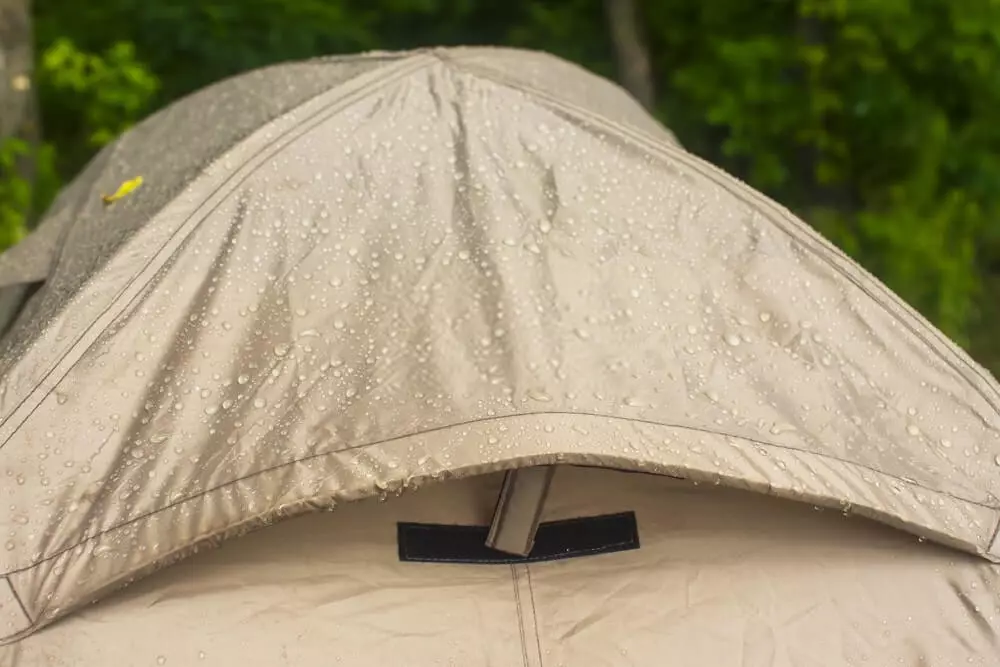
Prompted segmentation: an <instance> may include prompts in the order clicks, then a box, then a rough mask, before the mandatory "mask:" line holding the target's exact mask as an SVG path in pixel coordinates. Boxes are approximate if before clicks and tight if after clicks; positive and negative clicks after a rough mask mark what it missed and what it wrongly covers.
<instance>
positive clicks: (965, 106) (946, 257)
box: [647, 0, 1000, 341]
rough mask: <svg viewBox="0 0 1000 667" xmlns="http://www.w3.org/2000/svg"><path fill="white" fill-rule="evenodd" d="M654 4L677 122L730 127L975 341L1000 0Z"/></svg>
mask: <svg viewBox="0 0 1000 667" xmlns="http://www.w3.org/2000/svg"><path fill="white" fill-rule="evenodd" d="M647 13H648V15H649V18H650V23H651V34H652V36H653V39H654V44H655V47H654V48H655V53H656V55H657V65H658V66H659V69H660V72H661V73H664V75H665V76H667V77H669V80H670V84H671V86H672V91H673V93H674V95H676V96H677V97H676V98H675V99H674V100H671V102H673V103H672V104H668V105H665V108H664V112H665V115H666V116H667V118H668V119H677V121H678V123H679V124H681V125H684V126H697V125H698V124H699V121H700V120H701V121H704V122H707V123H708V124H710V125H712V126H715V127H716V128H718V129H719V131H720V136H721V139H722V152H721V155H720V156H718V157H719V161H721V162H723V164H724V166H727V167H729V168H730V169H732V170H736V171H740V172H741V173H742V175H743V176H744V177H746V178H747V179H748V180H749V181H750V182H751V183H752V184H753V185H755V186H757V187H758V188H761V189H763V190H765V191H767V192H768V193H770V194H772V195H773V196H775V197H776V198H778V199H779V200H781V201H782V202H783V203H786V204H788V205H790V206H792V207H793V208H795V209H797V210H798V211H799V212H800V213H801V214H803V215H804V217H806V218H807V219H810V220H812V221H813V222H814V223H816V224H817V226H818V227H820V229H821V230H822V231H824V233H826V234H827V235H828V236H830V237H831V238H833V239H834V240H835V241H837V242H838V243H840V244H841V245H842V246H843V247H844V248H845V249H846V250H848V251H849V252H851V253H852V254H854V255H855V257H856V258H857V259H859V260H860V261H861V262H862V263H863V264H864V265H865V266H867V267H868V268H869V269H871V270H872V271H874V272H875V273H876V274H877V275H878V276H879V277H881V278H882V279H883V280H884V281H886V282H887V283H888V284H889V286H890V287H892V288H893V289H894V290H896V291H897V292H898V293H899V294H900V295H901V296H903V297H904V298H905V299H907V300H908V301H909V302H910V303H912V304H913V305H914V306H916V307H917V308H918V309H920V310H921V311H923V312H924V314H926V315H927V316H928V317H929V318H930V319H932V320H933V321H935V322H936V323H937V324H938V325H939V326H941V327H942V328H943V329H944V330H945V331H946V332H947V333H949V334H951V335H952V336H954V337H956V338H958V339H959V340H962V341H965V340H967V339H968V335H969V330H970V327H971V326H972V325H973V323H974V322H975V321H976V318H977V317H979V316H981V315H982V314H983V313H982V311H983V310H984V306H988V305H989V304H984V303H983V301H982V299H983V294H982V293H981V291H980V285H981V283H982V280H981V268H982V267H981V264H982V262H983V261H984V260H985V259H986V258H987V257H988V256H989V257H993V258H994V260H995V259H996V258H997V257H998V252H997V248H998V247H1000V246H998V245H997V241H996V236H997V235H998V233H997V232H996V228H997V222H996V220H997V217H996V215H997V212H998V209H1000V126H998V125H997V124H996V123H995V122H994V117H995V114H996V112H997V110H998V109H1000V79H998V77H997V74H996V73H997V72H998V71H1000V5H997V4H996V3H987V2H971V1H969V2H943V1H941V2H938V1H935V0H800V1H799V2H768V3H744V2H739V1H738V0H715V1H713V2H707V3H693V2H688V1H687V0H651V1H650V2H649V3H648V5H647ZM989 235H992V240H989V239H988V236H989ZM984 241H986V243H984Z"/></svg>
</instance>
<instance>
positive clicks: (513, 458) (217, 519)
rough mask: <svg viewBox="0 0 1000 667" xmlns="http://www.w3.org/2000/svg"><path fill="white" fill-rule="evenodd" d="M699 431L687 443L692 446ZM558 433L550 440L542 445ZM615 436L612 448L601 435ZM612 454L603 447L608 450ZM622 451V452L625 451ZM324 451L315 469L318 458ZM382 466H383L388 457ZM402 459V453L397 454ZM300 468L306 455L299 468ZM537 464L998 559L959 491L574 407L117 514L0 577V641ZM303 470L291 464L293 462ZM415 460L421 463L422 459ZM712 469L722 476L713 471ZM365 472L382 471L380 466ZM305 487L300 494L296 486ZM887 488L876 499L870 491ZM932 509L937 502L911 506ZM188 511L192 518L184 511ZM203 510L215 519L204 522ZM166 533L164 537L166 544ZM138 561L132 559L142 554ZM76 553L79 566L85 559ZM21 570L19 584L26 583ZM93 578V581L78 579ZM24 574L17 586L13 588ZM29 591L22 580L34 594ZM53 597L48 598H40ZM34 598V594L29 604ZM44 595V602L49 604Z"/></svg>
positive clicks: (455, 430) (272, 473)
mask: <svg viewBox="0 0 1000 667" xmlns="http://www.w3.org/2000/svg"><path fill="white" fill-rule="evenodd" d="M510 421H516V422H519V423H518V424H517V430H518V432H520V433H533V432H538V433H543V434H544V435H545V436H546V437H544V438H537V439H536V438H530V437H528V438H526V439H525V440H524V441H520V442H519V444H518V451H517V453H511V454H510V455H508V456H506V457H503V458H497V459H495V460H492V461H489V462H481V461H477V460H476V459H477V455H476V452H475V451H469V449H472V450H474V449H475V448H460V447H457V448H454V449H453V450H452V451H453V452H454V455H453V456H452V465H451V466H450V467H449V466H439V467H438V468H437V469H434V468H432V467H431V466H432V465H433V464H435V463H439V462H438V461H431V462H429V464H428V462H423V463H421V462H412V461H411V462H408V463H406V462H407V461H408V459H409V458H411V457H412V452H413V450H414V448H416V449H417V450H423V449H424V447H422V446H421V443H422V442H425V441H426V440H428V439H435V440H438V441H441V440H452V439H460V440H462V441H468V440H473V441H475V440H477V439H479V438H486V437H488V434H490V433H492V432H493V431H494V430H495V428H496V427H497V426H498V425H499V424H500V423H504V422H510ZM692 439H697V445H699V446H698V447H690V446H689V445H690V441H691V440H692ZM553 442H558V443H559V446H553V445H552V443H553ZM609 442H618V443H622V444H620V445H617V446H615V447H609V446H608V444H607V443H609ZM650 442H656V443H662V442H670V443H676V444H674V445H673V446H670V447H649V446H648V443H650ZM612 449H614V450H617V451H620V452H622V453H621V454H609V453H608V451H609V450H612ZM625 452H628V453H627V454H626V453H625ZM318 461H325V463H326V464H325V465H324V466H319V465H317V462H318ZM390 462H392V463H393V464H394V465H389V463H390ZM399 462H404V463H399ZM306 464H308V465H306ZM539 465H568V466H587V467H598V468H606V469H610V470H617V471H623V472H638V473H648V474H655V475H663V476H668V477H673V478H680V479H684V480H688V481H690V482H691V483H693V484H711V485H716V486H720V487H725V488H731V489H738V490H744V491H749V492H753V493H759V494H763V495H770V496H774V497H776V498H782V499H786V500H791V501H794V502H801V503H808V504H812V505H814V506H816V507H817V508H818V509H822V508H826V509H835V510H839V511H841V512H843V513H844V514H845V516H847V515H853V516H857V517H861V518H864V519H869V520H874V521H876V522H878V523H881V524H884V525H886V526H887V527H890V528H895V529H898V530H902V531H904V532H907V533H910V534H912V535H914V536H916V537H917V538H918V540H917V541H915V543H914V548H919V545H918V542H919V541H924V540H927V541H930V542H933V543H937V544H940V545H942V546H946V547H950V548H952V549H955V550H958V551H961V552H965V553H967V554H970V555H972V556H977V557H980V558H983V559H985V560H987V561H990V562H994V563H1000V552H998V550H997V547H998V546H1000V539H998V538H997V537H996V535H997V532H996V531H997V523H998V518H1000V510H998V508H995V507H990V506H987V505H984V504H980V503H977V502H975V501H972V500H969V499H962V498H957V497H954V496H950V495H948V494H945V493H942V492H940V491H935V490H930V489H926V488H924V487H921V486H920V485H918V484H916V483H915V482H912V481H908V480H904V479H900V478H894V477H892V476H889V475H886V474H884V473H879V472H877V471H873V470H870V469H867V468H864V467H862V466H859V465H857V464H853V463H850V462H847V461H840V460H836V459H833V458H830V457H823V456H820V455H817V454H815V453H811V452H804V451H801V450H797V449H793V448H790V447H782V446H781V445H778V444H774V443H761V442H757V441H754V440H751V439H749V438H743V437H738V436H733V435H728V434H722V433H712V432H700V431H697V430H693V429H689V428H685V427H681V426H671V425H665V424H651V423H647V422H639V421H632V420H628V419H622V418H614V417H610V416H594V415H583V414H559V413H533V414H525V415H515V416H510V417H500V418H495V419H492V420H487V421H482V422H475V423H471V424H456V425H451V426H448V427H444V428H442V429H439V430H436V431H433V432H430V433H420V434H410V435H406V436H402V437H399V438H396V439H393V440H390V441H387V442H380V443H371V444H368V445H363V446H358V447H354V448H349V449H345V450H337V451H330V452H326V453H324V454H322V455H319V456H316V457H311V458H310V459H308V460H294V461H288V462H286V463H285V464H284V465H281V466H277V467H273V468H270V469H268V470H265V471H261V472H260V473H258V474H256V475H253V476H249V477H245V478H243V479H239V480H235V481H233V482H230V483H229V484H226V485H223V486H220V487H217V488H215V489H211V490H209V491H206V492H205V493H201V494H197V495H193V496H190V497H188V498H185V499H181V500H179V501H176V502H174V503H172V504H170V505H169V506H167V507H164V508H162V509H161V510H158V511H156V512H153V513H150V514H147V515H144V516H141V517H137V518H135V519H133V520H132V521H130V522H127V523H122V524H119V525H117V526H115V527H113V528H111V529H109V530H107V531H104V532H102V533H100V534H98V535H93V536H89V537H86V538H83V539H81V540H80V541H79V542H77V543H75V544H71V545H66V546H65V547H63V548H62V549H61V550H60V551H59V552H58V553H56V554H53V555H50V556H49V557H47V558H45V559H43V560H41V561H37V562H35V563H33V564H32V565H30V566H28V567H27V568H23V569H21V570H19V571H15V572H7V573H3V576H2V577H0V579H2V578H3V577H6V579H7V581H8V583H9V585H10V587H11V589H12V591H13V592H14V594H15V595H17V596H18V598H19V599H22V600H24V613H25V616H26V617H27V618H28V619H29V621H30V622H29V624H28V625H27V627H23V628H22V629H21V630H19V631H16V632H15V633H14V634H11V635H8V636H4V637H0V645H4V644H5V643H11V642H16V641H17V640H19V639H21V638H23V637H25V636H28V635H30V634H33V633H34V632H36V631H38V630H40V629H41V628H43V627H45V626H47V625H49V624H51V623H52V622H54V621H56V620H58V619H59V618H61V617H63V616H65V615H67V614H69V613H71V612H72V611H74V610H75V609H78V608H80V607H82V606H84V605H86V604H89V603H93V602H97V601H99V600H100V599H102V598H104V597H106V596H107V595H109V594H110V593H112V592H114V591H116V590H118V589H120V588H122V587H123V586H126V585H128V584H130V583H132V582H134V581H136V580H137V579H140V578H143V577H145V576H148V575H149V574H151V573H153V572H155V571H157V570H160V569H162V568H164V567H168V566H170V565H173V564H175V563H178V562H180V561H182V560H184V559H186V558H187V557H189V556H191V555H193V554H195V553H196V552H198V551H201V550H203V549H204V548H206V547H210V546H215V545H218V544H220V543H222V542H224V541H228V540H230V539H234V538H238V537H240V536H243V535H245V534H247V533H250V532H253V531H255V530H259V529H262V528H264V527H266V526H268V525H271V524H273V523H276V522H278V521H282V520H285V519H290V518H294V517H296V516H300V515H303V514H308V513H312V512H318V511H332V510H335V508H336V506H337V505H339V504H343V503H347V502H354V501H359V500H364V499H367V498H372V497H379V496H384V495H387V494H397V495H402V494H403V493H406V492H411V491H414V490H416V489H418V488H420V487H422V486H425V485H426V484H429V483H438V482H443V481H447V480H450V479H462V478H467V477H473V476H480V475H487V474H490V473H497V472H504V471H508V470H512V469H517V468H525V467H531V466H539ZM296 468H297V469H298V470H300V471H305V472H302V473H300V474H294V473H293V474H289V470H290V469H296ZM320 468H322V471H320V472H322V474H321V475H320V476H319V477H320V478H322V479H324V480H326V483H327V484H331V482H330V481H329V480H331V479H337V480H345V479H346V480H347V484H344V485H342V486H340V487H339V488H335V487H331V488H327V489H322V488H319V489H317V488H316V486H315V485H314V484H311V483H309V482H310V480H309V479H306V477H307V476H309V475H312V474H315V473H316V472H317V471H318V470H319V469H320ZM421 468H423V469H421ZM720 468H729V469H730V470H731V473H729V474H720V473H718V472H717V471H718V470H719V469H720ZM376 470H392V471H393V474H392V475H391V476H390V475H386V474H385V473H383V474H382V475H381V476H380V475H377V474H375V471H376ZM261 487H263V488H268V489H273V490H275V493H274V494H273V495H274V496H275V497H276V498H284V501H283V502H280V503H277V504H275V505H274V506H272V507H270V508H268V509H267V510H265V511H263V512H259V513H257V514H255V515H253V516H245V515H242V513H241V512H240V511H239V504H238V503H232V502H225V501H224V500H222V501H218V502H216V499H217V498H218V497H219V496H221V495H222V492H223V491H224V490H225V491H227V492H230V495H231V496H232V495H235V496H237V497H241V496H243V495H245V494H259V488H261ZM306 487H310V488H313V489H315V490H314V491H312V492H305V490H304V489H305V488H306ZM873 488H881V489H885V490H886V491H885V493H883V495H881V496H873V495H872V489H873ZM924 507H928V508H929V507H933V509H934V511H933V512H930V511H922V509H923V508H924ZM181 515H184V516H186V517H187V519H186V522H187V524H188V525H189V526H191V525H194V524H198V525H202V526H206V525H211V527H210V528H206V530H204V531H203V532H202V533H200V534H197V535H191V536H190V537H189V538H188V539H187V540H183V541H182V546H180V547H178V548H176V549H174V550H172V551H170V552H165V553H155V550H151V549H147V550H146V551H145V552H144V553H140V552H138V551H136V552H133V553H130V554H128V555H127V558H129V559H131V560H132V562H131V563H130V564H123V563H120V561H119V564H118V565H117V566H116V565H114V564H113V563H111V562H109V561H107V560H104V561H103V563H104V564H103V565H101V562H102V559H97V558H96V556H95V554H97V553H99V552H101V551H102V550H108V549H113V548H114V547H115V546H116V545H117V546H120V545H121V544H122V543H123V542H126V541H127V540H125V539H124V537H125V533H126V532H128V531H131V532H132V534H135V535H137V536H138V537H137V539H139V541H140V542H142V543H149V544H156V543H159V542H160V541H161V539H162V535H163V534H164V533H167V532H169V531H170V530H171V529H175V527H176V526H177V525H178V524H179V522H180V520H181ZM192 517H195V519H192ZM213 519H214V520H213ZM163 541H171V540H163ZM140 558H142V560H140ZM83 561H87V562H83ZM93 564H97V565H98V568H97V569H101V568H102V567H103V568H105V569H106V573H105V576H97V575H95V576H92V577H90V578H89V579H88V580H87V581H86V582H83V587H81V582H80V581H75V580H72V577H69V576H67V575H66V573H67V572H73V571H80V570H81V568H84V569H90V566H91V565H93ZM29 580H30V583H28V581H29ZM95 581H96V582H97V583H96V584H95V585H94V586H93V587H91V588H89V589H88V588H86V584H87V583H90V582H95ZM19 582H23V584H19ZM39 588H40V589H41V590H40V591H38V594H36V595H35V596H34V598H33V600H32V599H26V598H25V597H24V595H23V593H21V591H23V590H37V589H39ZM50 598H55V600H56V601H54V602H47V601H46V600H49V599H50ZM32 601H34V602H37V603H40V604H39V605H38V607H37V608H32V605H31V603H32ZM50 605H51V606H50Z"/></svg>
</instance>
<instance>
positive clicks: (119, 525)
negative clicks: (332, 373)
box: [0, 410, 1000, 576]
mask: <svg viewBox="0 0 1000 667" xmlns="http://www.w3.org/2000/svg"><path fill="white" fill-rule="evenodd" d="M545 415H552V416H570V417H577V416H579V417H592V418H596V419H607V420H612V421H620V422H624V423H634V424H643V425H647V426H659V427H663V428H676V429H681V430H686V431H693V432H697V433H704V434H707V435H716V436H721V437H728V438H736V439H738V440H743V441H745V442H748V443H751V444H754V445H760V446H762V447H771V448H775V449H782V450H785V451H793V452H797V453H800V454H808V455H809V456H816V457H818V458H822V459H829V460H832V461H836V462H837V463H841V464H843V465H846V466H850V467H853V468H860V469H864V470H868V471H870V472H873V473H876V474H878V475H882V476H884V477H888V478H890V479H894V480H897V481H899V482H901V483H903V484H906V485H909V486H912V487H916V488H918V489H922V490H924V491H929V492H931V493H936V494H940V495H942V496H944V497H946V498H949V499H951V500H954V501H957V502H960V503H964V504H967V505H974V506H976V507H980V508H983V509H987V510H992V511H994V512H997V511H1000V507H997V506H994V505H990V504H988V503H985V502H982V501H978V500H971V499H968V498H963V497H961V496H956V495H954V494H952V493H949V492H947V491H939V490H937V489H932V488H929V487H927V486H924V485H923V484H920V483H918V482H914V481H912V480H909V479H906V478H904V477H901V476H899V475H893V474H891V473H887V472H883V471H881V470H876V469H875V468H872V467H871V466H867V465H864V464H861V463H855V462H853V461H848V460H846V459H842V458H839V457H836V456H830V455H828V454H820V453H818V452H812V451H809V450H805V449H800V448H798V447H791V446H789V445H782V444H780V443H774V442H768V441H766V440H756V439H754V438H750V437H747V436H743V435H736V434H733V433H727V432H725V431H717V430H712V429H705V428H699V427H695V426H687V425H683V424H667V423H664V422H655V421H651V420H644V419H638V418H634V417H620V416H616V415H602V414H595V413H587V412H560V411H556V410H551V411H539V412H522V413H518V414H516V415H507V416H505V417H482V418H479V419H470V420H467V421H464V422H456V423H454V424H448V425H445V426H437V427H434V428H429V429H425V430H423V431H415V432H412V433H406V434H403V435H398V436H392V437H389V438H384V439H382V440H377V441H373V442H368V443H364V444H360V445H353V446H350V447H343V448H340V449H336V450H331V451H324V452H318V453H314V454H310V455H308V456H303V457H300V458H297V459H293V460H291V461H286V462H284V463H280V464H278V465H274V466H270V467H268V468H264V469H262V470H256V471H254V472H252V473H249V474H247V475H243V476H242V477H238V478H236V479H231V480H229V481H227V482H223V483H221V484H217V485H215V486H213V487H211V488H208V489H203V490H201V491H199V492H197V493H194V494H192V495H190V496H187V497H185V498H181V499H179V500H175V501H173V502H172V503H170V504H168V505H164V506H163V507H160V508H158V509H155V510H152V511H149V512H146V513H144V514H141V515H139V516H137V517H133V518H131V519H128V520H126V521H122V522H120V523H117V524H115V525H113V526H110V527H108V528H105V529H104V530H101V531H100V532H97V533H94V534H93V535H87V536H85V537H83V538H82V539H81V540H79V541H78V542H75V543H74V544H71V545H68V546H66V547H63V548H62V549H60V550H59V551H56V552H55V553H52V554H49V555H48V556H45V557H44V558H41V559H38V560H36V561H34V562H32V563H31V564H30V565H26V566H24V567H19V568H16V569H13V570H8V571H7V572H2V573H0V576H8V575H12V574H19V573H21V572H26V571H28V570H30V569H32V568H34V567H36V566H38V565H40V564H41V563H46V562H48V561H50V560H53V559H55V558H58V557H60V556H62V555H63V554H64V553H66V552H68V551H72V550H73V549H76V548H77V547H79V546H80V545H82V544H84V543H85V542H90V541H91V540H96V539H98V538H100V537H103V536H104V535H107V534H108V533H112V532H114V531H116V530H119V529H121V528H124V527H126V526H130V525H132V524H135V523H138V522H140V521H143V520H145V519H148V518H149V517H151V516H154V515H156V514H159V513H161V512H166V511H168V510H171V509H174V508H176V507H179V506H182V505H184V504H186V503H189V502H191V501H193V500H197V499H199V498H202V497H204V496H206V495H210V494H213V493H215V492H217V491H220V490H221V489H224V488H227V487H229V486H232V485H234V484H239V483H241V482H245V481H247V480H250V479H253V478H254V477H258V476H260V475H266V474H268V473H272V472H276V471H278V470H281V469H283V468H288V467H291V466H295V465H298V464H300V463H305V462H307V461H312V460H315V459H319V458H322V457H324V456H335V455H340V454H345V453H347V452H352V451H358V450H362V449H366V448H368V447H378V446H381V445H385V444H388V443H392V442H398V441H400V440H405V439H407V438H414V437H421V436H426V435H429V434H432V433H438V432H441V431H446V430H449V429H453V428H460V427H463V426H471V425H474V424H479V423H484V422H491V421H499V420H502V419H512V418H513V419H517V418H523V417H539V416H545ZM682 479H683V478H682Z"/></svg>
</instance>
